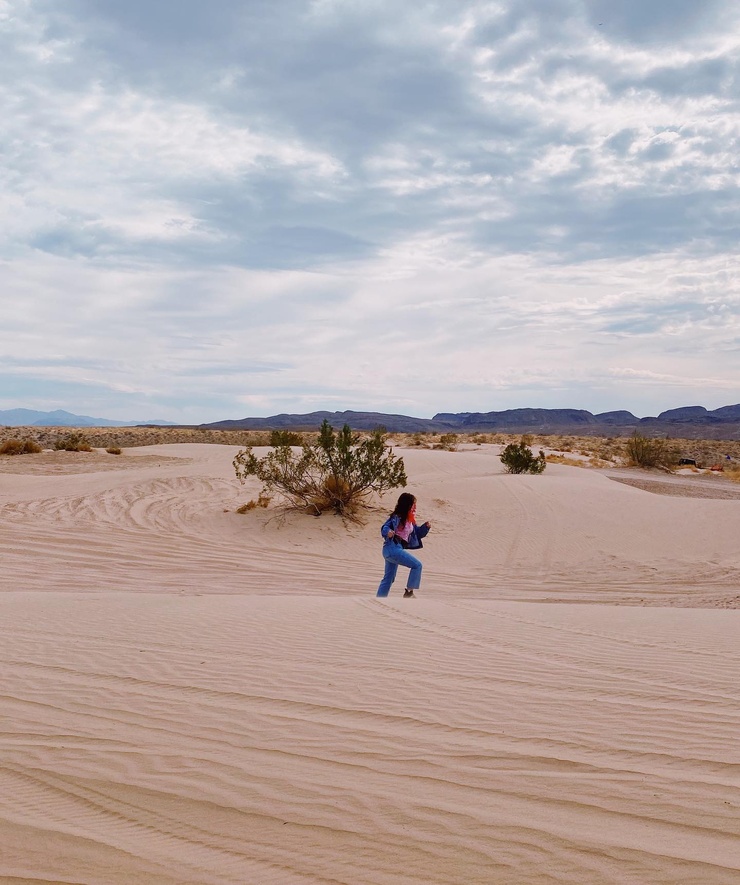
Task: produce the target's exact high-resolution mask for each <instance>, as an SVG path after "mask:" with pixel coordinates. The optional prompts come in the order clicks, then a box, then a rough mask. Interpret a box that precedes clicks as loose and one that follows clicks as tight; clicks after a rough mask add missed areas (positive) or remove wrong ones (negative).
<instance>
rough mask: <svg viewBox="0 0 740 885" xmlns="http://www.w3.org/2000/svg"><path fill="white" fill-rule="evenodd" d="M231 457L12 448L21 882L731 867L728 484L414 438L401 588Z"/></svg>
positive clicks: (550, 877) (8, 717)
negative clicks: (250, 503)
mask: <svg viewBox="0 0 740 885" xmlns="http://www.w3.org/2000/svg"><path fill="white" fill-rule="evenodd" d="M236 451H237V450H236V448H234V447H228V446H205V445H179V446H178V445H171V446H156V447H147V448H141V449H134V450H125V451H124V454H123V455H121V456H110V455H105V454H104V453H100V452H95V453H92V454H89V455H80V454H74V453H47V454H44V455H41V456H19V457H16V458H12V459H11V458H4V459H0V517H1V518H2V530H1V531H0V555H1V556H2V572H1V573H0V882H2V883H16V882H18V883H20V882H24V883H29V882H54V883H56V882H65V883H91V885H92V883H96V885H97V883H127V885H128V883H152V885H157V883H260V885H261V883H268V885H269V883H276V885H283V883H285V885H292V883H300V885H308V883H317V885H318V883H347V885H363V883H379V885H381V883H382V885H385V883H387V885H390V883H402V885H406V883H409V885H410V883H414V885H435V883H440V885H441V883H449V885H453V883H454V885H457V883H511V885H519V883H525V885H526V883H615V885H616V883H620V885H621V883H635V885H643V883H666V885H676V883H686V885H689V883H691V885H694V883H738V882H740V838H739V837H740V740H738V734H740V647H739V646H738V642H737V637H738V635H739V634H740V609H739V608H738V606H740V544H739V543H738V538H739V537H740V496H739V495H738V494H737V492H738V491H740V490H738V489H737V487H736V486H734V485H733V484H732V483H728V482H721V481H712V480H709V481H704V482H702V481H701V480H697V481H694V480H693V479H692V478H687V479H680V478H678V479H676V480H675V481H673V480H672V479H671V478H666V477H663V476H660V477H655V476H650V475H647V474H636V473H635V474H631V473H629V472H621V473H620V472H615V471H605V472H602V471H592V470H584V469H579V468H573V467H566V466H561V465H550V466H548V469H547V471H546V472H545V474H544V475H542V476H538V477H537V476H534V477H533V476H508V475H506V474H503V473H502V468H501V464H500V462H499V460H498V457H497V449H496V448H495V447H492V446H482V447H478V448H476V449H474V450H470V451H462V452H455V453H450V452H441V451H430V450H401V451H400V452H399V454H402V455H403V456H404V460H405V461H406V466H407V472H408V474H409V476H410V478H411V480H412V482H411V485H410V486H409V490H410V491H412V492H414V493H415V494H417V496H418V498H419V515H420V517H421V518H422V519H431V520H432V521H433V523H434V528H433V530H432V533H431V534H430V535H429V538H428V540H427V541H426V542H425V548H424V550H423V551H422V553H421V558H422V559H423V562H424V578H423V583H422V589H421V591H420V593H419V598H418V599H415V600H406V601H404V600H402V599H401V598H400V595H401V591H402V588H403V583H402V579H400V580H399V582H397V584H396V586H395V587H394V589H393V591H392V593H391V596H390V597H389V599H388V600H383V601H381V600H377V599H376V598H375V597H374V592H375V588H376V587H377V583H378V580H379V578H380V574H381V572H382V559H381V556H380V538H379V534H378V527H379V525H380V522H382V519H383V517H384V515H385V513H386V511H387V510H388V509H390V507H392V503H393V500H394V499H395V494H391V495H389V496H387V497H386V499H385V501H384V502H382V506H381V507H380V509H378V510H377V511H376V512H373V513H371V514H369V518H368V522H367V524H366V525H365V526H356V525H345V524H343V523H342V521H341V520H339V519H336V518H333V517H329V516H324V517H321V518H320V519H315V518H313V517H309V516H306V515H303V514H292V515H287V516H279V515H276V513H275V511H273V510H272V509H268V510H266V511H265V510H255V511H251V512H250V513H247V514H244V515H240V514H237V513H236V512H235V511H236V508H237V507H238V506H239V505H240V504H242V503H244V502H245V501H247V500H249V498H251V497H255V496H256V492H257V487H256V486H244V487H242V486H240V485H239V484H238V482H236V480H235V479H234V475H233V469H232V467H231V460H232V458H233V455H234V454H235V452H236ZM615 479H617V480H618V481H614V480H615ZM625 480H627V482H625ZM635 482H637V483H639V484H640V487H638V486H636V485H635V484H634V483H635ZM663 486H668V488H664V487H663ZM717 491H719V492H721V493H722V494H721V495H720V496H718V495H717V494H716V493H717ZM558 603H559V604H558ZM563 603H567V604H563Z"/></svg>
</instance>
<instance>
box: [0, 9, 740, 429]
mask: <svg viewBox="0 0 740 885" xmlns="http://www.w3.org/2000/svg"><path fill="white" fill-rule="evenodd" d="M669 6H670V4H668V2H667V0H665V2H658V3H657V4H651V5H650V7H649V8H648V7H645V8H643V6H640V5H633V4H631V3H630V8H631V10H632V12H631V14H630V16H625V15H622V11H620V10H619V9H613V8H612V7H611V6H609V5H604V4H600V3H597V2H580V0H549V2H544V0H523V2H518V3H514V2H513V0H499V2H496V3H490V2H485V3H484V2H473V0H470V2H445V0H440V2H437V3H434V4H428V5H425V6H420V7H414V8H409V9H407V10H406V11H405V12H403V14H399V12H398V6H397V5H393V4H391V3H389V2H386V0H383V2H381V0H377V2H366V0H356V2H352V3H335V2H331V0H315V2H309V0H305V2H304V0H291V2H289V3H288V2H287V0H286V5H285V6H282V7H281V10H282V12H281V13H280V14H279V15H278V11H277V7H276V6H275V5H274V4H270V3H267V2H265V3H262V2H255V4H250V5H246V6H245V5H244V4H241V3H238V2H233V3H232V2H231V0H228V2H226V0H225V2H224V4H223V9H222V10H221V14H220V15H219V16H213V15H212V14H211V13H209V14H208V15H206V14H205V12H204V7H203V6H202V5H201V4H197V3H191V2H181V4H180V5H178V6H177V7H176V9H177V15H174V14H173V11H174V10H175V7H174V5H172V6H171V5H170V3H169V2H164V3H162V4H160V5H157V6H156V7H151V6H150V5H148V4H145V3H144V2H140V0H131V2H130V3H127V4H109V5H107V6H102V5H100V4H94V3H89V2H88V0H69V2H67V3H64V4H62V3H61V2H60V0H44V2H43V3H38V4H31V3H28V2H23V0H0V75H1V79H0V82H1V83H3V84H4V85H2V86H0V114H2V117H3V121H4V126H3V131H2V133H0V150H1V151H2V156H3V163H2V165H1V166H0V224H2V226H3V230H4V232H5V234H6V236H5V238H4V243H3V245H2V247H1V249H0V290H1V291H2V292H3V297H2V300H0V353H1V354H2V356H3V359H4V362H5V364H6V366H7V371H6V373H5V377H6V379H9V384H10V385H11V386H10V387H9V388H8V391H7V393H6V399H5V400H4V401H2V402H0V407H11V406H15V405H19V406H39V404H41V403H44V404H45V405H53V406H56V405H58V406H60V407H64V408H69V409H70V410H72V411H77V412H87V413H90V412H91V409H92V407H93V406H94V407H96V408H98V409H102V410H103V411H102V412H100V411H99V414H100V415H101V417H113V418H116V417H118V418H126V419H128V418H130V417H132V416H134V415H135V412H136V411H137V410H139V409H141V410H144V412H145V414H144V415H143V417H147V416H151V415H153V414H156V413H159V416H160V417H167V418H171V419H173V420H182V421H193V420H217V419H219V418H226V417H238V416H239V415H240V414H243V413H244V409H248V408H253V409H255V410H258V411H259V412H262V413H265V412H267V413H271V412H277V411H284V410H289V411H301V410H304V407H305V410H307V409H309V408H320V407H323V406H326V407H331V408H334V407H337V408H359V409H362V408H368V409H379V410H385V409H388V410H391V409H392V410H397V411H399V410H403V411H407V412H410V413H413V414H431V413H433V412H435V411H437V410H446V411H449V410H460V411H468V410H488V409H494V408H505V407H516V406H523V405H537V406H547V405H553V406H555V405H557V406H568V405H570V406H574V407H584V408H591V409H592V410H594V411H600V410H605V409H608V408H628V409H631V410H633V411H636V412H638V411H639V410H640V409H642V410H643V411H644V412H646V413H649V412H656V411H659V410H662V409H663V408H668V407H671V406H678V405H683V404H685V403H683V402H682V401H681V397H682V396H684V395H685V396H686V397H689V398H690V399H692V400H697V399H698V400H700V401H701V402H702V403H703V404H705V405H707V406H708V407H716V406H720V405H723V404H725V400H728V401H733V400H736V399H738V397H737V395H736V394H733V393H732V391H733V390H740V358H739V357H738V356H737V354H738V352H739V350H740V349H739V348H738V343H740V329H739V328H738V326H739V324H740V321H739V317H740V289H739V284H738V276H737V271H736V266H735V261H736V252H737V230H738V225H739V224H740V209H739V208H738V206H739V204H738V200H737V191H738V186H740V181H739V176H740V167H738V164H737V146H738V144H739V143H740V108H739V107H738V105H737V98H736V83H737V78H738V76H740V38H738V37H737V36H736V35H737V33H738V32H737V31H736V30H733V28H732V27H730V24H731V22H734V21H735V20H736V18H737V13H736V11H735V9H734V5H733V4H731V3H730V2H729V0H717V2H711V3H707V4H706V5H705V7H704V12H703V13H701V14H700V13H698V12H697V8H698V7H696V5H694V6H692V5H691V4H687V3H685V2H683V0H678V6H675V5H674V7H673V14H672V16H671V15H669V14H668V13H669ZM658 7H660V8H658ZM168 23H169V24H168ZM661 29H662V31H661ZM661 33H662V34H663V37H662V38H661V36H660V35H661ZM3 50H5V51H3ZM676 397H677V398H678V399H676ZM140 417H142V415H141V414H140Z"/></svg>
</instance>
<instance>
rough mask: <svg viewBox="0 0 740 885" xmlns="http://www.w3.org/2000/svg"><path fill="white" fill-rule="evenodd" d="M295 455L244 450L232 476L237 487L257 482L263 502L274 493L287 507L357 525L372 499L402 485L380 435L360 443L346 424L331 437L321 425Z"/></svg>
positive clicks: (400, 466) (396, 462)
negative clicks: (343, 518) (345, 519)
mask: <svg viewBox="0 0 740 885" xmlns="http://www.w3.org/2000/svg"><path fill="white" fill-rule="evenodd" d="M294 449H295V447H294V446H291V445H288V444H281V445H277V446H273V447H272V450H271V451H270V452H268V453H267V454H266V455H264V456H263V457H261V458H260V457H258V456H257V455H256V454H255V453H254V451H253V450H252V447H250V446H247V448H246V449H244V450H242V451H240V452H239V453H238V454H237V455H236V457H235V458H234V470H235V471H236V475H237V477H238V479H239V480H240V481H242V482H243V481H245V480H246V479H247V478H248V477H250V476H253V477H256V478H257V479H258V480H259V481H260V482H261V483H262V491H261V492H260V496H261V497H262V498H270V497H271V496H272V494H274V493H278V494H280V495H281V496H282V497H283V499H284V500H285V501H286V502H287V504H288V506H290V507H293V508H298V509H303V510H305V511H306V512H308V513H312V514H314V515H315V516H320V515H321V514H322V513H325V512H334V513H337V514H340V515H342V516H346V517H349V518H350V519H357V518H358V512H359V510H360V509H361V508H362V507H363V506H364V505H365V504H367V503H368V499H369V497H370V496H371V495H372V494H373V493H377V494H380V493H382V492H384V491H387V490H389V489H393V488H398V487H399V486H405V485H406V481H407V480H406V471H405V468H404V463H403V459H402V458H398V457H396V456H395V455H394V454H393V452H392V451H391V449H390V448H389V447H388V446H386V437H385V434H384V433H383V431H382V429H378V430H376V431H374V432H373V433H371V434H370V435H369V436H367V437H365V438H362V437H361V435H360V434H356V433H353V432H352V430H351V429H350V428H349V426H348V425H346V424H345V426H344V427H343V428H342V429H341V430H340V431H335V430H334V428H333V427H331V425H330V424H329V423H328V421H324V423H323V424H322V425H321V429H320V431H319V434H318V437H317V438H316V440H315V441H313V442H304V443H303V444H302V445H301V448H300V451H299V452H296V451H295V450H294ZM257 500H258V501H259V498H258V499H257ZM255 506H257V505H255ZM246 509H252V508H250V507H248V506H247V507H246Z"/></svg>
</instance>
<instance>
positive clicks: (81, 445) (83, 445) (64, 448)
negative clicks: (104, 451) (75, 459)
mask: <svg viewBox="0 0 740 885" xmlns="http://www.w3.org/2000/svg"><path fill="white" fill-rule="evenodd" d="M54 448H55V449H56V450H57V451H58V452H92V447H91V445H90V443H89V442H88V441H87V437H86V436H85V434H84V433H80V432H79V431H77V430H72V431H70V432H69V433H65V434H64V436H58V437H57V438H56V440H55V441H54Z"/></svg>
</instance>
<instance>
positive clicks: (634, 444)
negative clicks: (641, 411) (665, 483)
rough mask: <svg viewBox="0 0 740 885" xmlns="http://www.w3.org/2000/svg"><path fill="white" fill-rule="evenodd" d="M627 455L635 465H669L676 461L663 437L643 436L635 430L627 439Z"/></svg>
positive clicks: (673, 453)
mask: <svg viewBox="0 0 740 885" xmlns="http://www.w3.org/2000/svg"><path fill="white" fill-rule="evenodd" d="M627 457H628V458H629V459H630V462H631V463H632V464H634V465H635V466H636V467H670V466H672V465H674V464H676V463H677V461H678V457H677V455H676V453H675V452H674V451H673V449H671V448H670V447H669V446H668V442H667V441H666V440H665V439H659V438H657V437H655V438H653V437H647V436H643V435H642V434H641V433H639V432H638V431H637V430H636V431H635V432H634V433H633V434H632V436H631V437H630V438H629V439H628V440H627Z"/></svg>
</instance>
